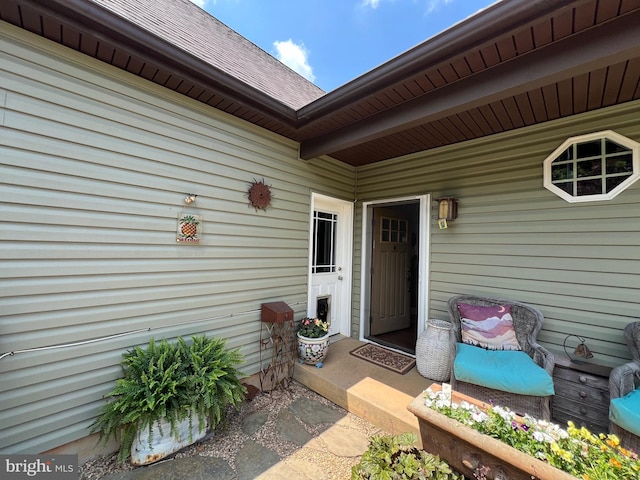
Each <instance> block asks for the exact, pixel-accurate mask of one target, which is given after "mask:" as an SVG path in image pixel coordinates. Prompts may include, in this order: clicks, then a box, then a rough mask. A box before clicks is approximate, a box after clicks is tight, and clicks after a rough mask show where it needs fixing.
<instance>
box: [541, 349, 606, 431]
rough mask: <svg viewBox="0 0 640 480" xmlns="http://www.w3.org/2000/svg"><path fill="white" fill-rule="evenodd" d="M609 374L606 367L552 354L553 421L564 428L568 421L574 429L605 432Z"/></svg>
mask: <svg viewBox="0 0 640 480" xmlns="http://www.w3.org/2000/svg"><path fill="white" fill-rule="evenodd" d="M610 373H611V368H610V367H606V366H603V365H596V364H593V363H575V362H572V361H571V360H570V359H569V358H567V357H565V356H564V355H556V365H555V368H554V370H553V383H554V386H555V391H556V394H555V395H554V397H553V403H552V418H553V421H554V422H556V423H558V424H559V425H560V426H561V427H566V425H567V422H568V421H569V420H571V421H572V422H573V423H575V425H576V426H577V427H582V426H584V427H587V428H588V429H589V430H590V431H591V433H595V434H598V433H607V432H608V431H609V374H610Z"/></svg>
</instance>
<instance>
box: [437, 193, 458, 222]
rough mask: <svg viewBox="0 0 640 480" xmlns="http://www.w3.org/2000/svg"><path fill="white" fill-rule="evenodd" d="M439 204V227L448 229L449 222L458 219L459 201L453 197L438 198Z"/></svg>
mask: <svg viewBox="0 0 640 480" xmlns="http://www.w3.org/2000/svg"><path fill="white" fill-rule="evenodd" d="M436 202H438V227H440V229H443V228H447V226H448V225H447V222H450V221H451V220H455V219H456V218H457V217H458V201H457V200H456V199H455V198H453V197H443V198H436Z"/></svg>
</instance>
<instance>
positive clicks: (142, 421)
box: [91, 335, 246, 462]
mask: <svg viewBox="0 0 640 480" xmlns="http://www.w3.org/2000/svg"><path fill="white" fill-rule="evenodd" d="M123 357H124V359H123V361H122V362H121V366H122V370H123V373H124V376H123V377H122V378H119V379H118V380H116V383H115V388H114V389H113V390H112V391H111V392H109V393H108V394H107V395H106V397H108V398H111V399H112V400H111V401H109V402H108V403H107V404H106V405H104V406H103V407H102V408H101V409H100V411H99V416H98V418H97V419H96V421H95V422H94V423H93V425H92V427H91V433H95V432H100V440H101V441H103V442H105V443H106V442H107V441H108V440H109V438H111V437H112V436H113V437H114V438H116V440H120V444H121V445H120V452H119V454H118V459H119V461H121V462H124V461H125V460H126V459H127V458H128V457H129V455H130V454H131V444H132V443H133V440H134V438H135V435H136V432H137V431H138V430H141V431H142V430H143V429H148V431H149V435H151V429H152V426H153V424H154V423H155V422H156V420H158V419H165V420H166V421H168V422H169V424H170V425H171V432H170V433H171V434H172V435H174V436H176V435H177V425H178V423H179V422H181V421H183V420H185V419H187V418H188V419H189V421H192V419H193V417H194V416H195V417H196V418H198V419H199V427H200V430H202V429H204V427H205V424H206V422H207V421H208V422H209V427H210V428H211V429H213V428H215V427H216V425H218V424H219V423H220V422H221V421H222V420H223V419H224V414H225V411H226V408H227V406H228V405H231V406H233V407H234V408H236V409H237V408H239V405H240V403H241V402H242V400H243V399H244V395H245V393H246V389H245V387H244V385H242V383H240V378H242V377H243V376H244V374H242V372H240V371H238V370H237V369H236V367H237V365H239V364H241V363H242V362H243V358H242V355H241V354H240V353H239V351H238V349H235V350H229V349H227V348H226V340H223V339H215V338H208V337H206V336H204V335H201V336H194V337H193V338H192V341H191V343H190V344H187V342H185V341H184V340H183V339H182V338H178V341H177V342H176V343H169V342H168V341H167V340H166V339H163V340H161V341H160V342H158V343H156V342H155V341H154V340H153V339H151V340H150V341H149V345H148V346H147V348H146V349H142V348H140V347H134V348H133V349H132V350H129V351H128V352H126V353H125V354H124V355H123ZM150 441H151V439H150Z"/></svg>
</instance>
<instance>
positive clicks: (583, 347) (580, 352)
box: [563, 334, 593, 363]
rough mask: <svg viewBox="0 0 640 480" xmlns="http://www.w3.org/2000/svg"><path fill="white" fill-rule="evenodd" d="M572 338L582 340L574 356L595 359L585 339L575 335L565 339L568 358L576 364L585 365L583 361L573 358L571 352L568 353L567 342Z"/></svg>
mask: <svg viewBox="0 0 640 480" xmlns="http://www.w3.org/2000/svg"><path fill="white" fill-rule="evenodd" d="M570 337H576V338H577V339H578V340H580V343H579V344H578V346H577V347H576V349H575V350H574V351H573V355H575V357H578V358H593V353H591V350H589V347H587V344H586V343H585V339H584V338H582V337H580V336H578V335H573V334H569V335H567V336H566V337H565V339H564V343H563V346H564V353H566V354H567V357H569V359H570V360H571V361H572V362H574V363H583V362H582V361H581V360H578V358H574V357H573V356H571V355H569V352H568V351H567V340H568V339H569V338H570Z"/></svg>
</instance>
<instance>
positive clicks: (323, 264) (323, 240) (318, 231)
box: [311, 210, 338, 273]
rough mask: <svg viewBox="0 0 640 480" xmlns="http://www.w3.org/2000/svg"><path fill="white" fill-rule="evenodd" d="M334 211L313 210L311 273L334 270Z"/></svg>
mask: <svg viewBox="0 0 640 480" xmlns="http://www.w3.org/2000/svg"><path fill="white" fill-rule="evenodd" d="M337 221H338V215H336V214H335V213H327V212H320V211H318V210H316V211H314V212H313V239H314V241H313V264H312V266H311V268H312V273H334V272H335V271H336V248H335V244H336V223H337Z"/></svg>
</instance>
